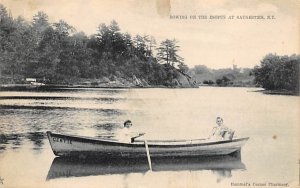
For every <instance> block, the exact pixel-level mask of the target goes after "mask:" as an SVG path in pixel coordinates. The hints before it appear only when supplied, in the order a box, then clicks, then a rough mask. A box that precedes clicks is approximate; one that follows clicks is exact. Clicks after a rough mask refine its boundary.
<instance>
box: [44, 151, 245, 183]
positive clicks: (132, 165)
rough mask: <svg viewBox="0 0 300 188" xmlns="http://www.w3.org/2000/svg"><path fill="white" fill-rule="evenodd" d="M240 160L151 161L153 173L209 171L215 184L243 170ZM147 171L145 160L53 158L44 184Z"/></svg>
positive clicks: (213, 158) (175, 159) (215, 158)
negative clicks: (234, 172)
mask: <svg viewBox="0 0 300 188" xmlns="http://www.w3.org/2000/svg"><path fill="white" fill-rule="evenodd" d="M245 168H246V167H245V165H244V164H243V163H242V161H241V158H240V156H231V155H226V156H216V157H185V158H153V159H152V169H153V171H156V172H159V171H199V170H211V171H212V172H213V173H214V174H215V175H216V176H217V182H219V181H221V180H222V179H224V178H229V177H231V171H232V170H237V169H245ZM148 170H149V166H148V162H147V159H146V158H140V159H133V158H127V159H124V158H122V159H120V158H115V159H89V160H85V161H83V160H78V159H70V158H63V157H56V158H55V159H54V160H53V162H52V165H51V167H50V169H49V172H48V175H47V178H46V179H47V180H51V179H56V178H69V177H83V176H95V175H106V174H129V173H145V172H147V171H148Z"/></svg>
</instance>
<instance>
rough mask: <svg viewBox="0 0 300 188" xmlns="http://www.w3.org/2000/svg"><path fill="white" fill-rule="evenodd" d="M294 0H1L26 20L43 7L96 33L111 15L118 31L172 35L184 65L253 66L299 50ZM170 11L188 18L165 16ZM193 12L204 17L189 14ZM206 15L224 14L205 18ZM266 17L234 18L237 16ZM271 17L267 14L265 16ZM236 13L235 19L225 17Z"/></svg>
mask: <svg viewBox="0 0 300 188" xmlns="http://www.w3.org/2000/svg"><path fill="white" fill-rule="evenodd" d="M299 2H300V1H298V0H188V1H183V0H0V3H1V4H3V5H4V6H5V7H7V8H8V9H9V10H10V11H11V13H12V15H13V17H17V16H19V15H21V16H23V17H25V19H27V20H32V16H33V15H35V14H36V13H37V12H38V11H44V12H45V13H46V14H47V15H48V16H49V19H50V20H49V21H50V22H57V21H59V20H60V19H62V20H65V21H66V22H67V23H69V24H70V25H72V26H74V27H75V28H76V29H77V31H83V32H85V33H86V34H88V35H90V34H95V33H96V32H97V27H98V25H99V24H100V23H106V24H109V23H110V21H111V20H113V19H114V20H116V21H117V22H118V23H119V25H120V28H121V30H122V32H129V33H131V34H132V35H135V34H140V35H143V34H148V35H153V36H154V37H155V38H156V40H157V42H158V43H159V42H161V41H162V40H164V39H167V38H169V39H173V38H176V39H177V40H178V41H179V43H178V44H179V45H180V46H181V51H180V55H181V56H182V57H183V58H184V59H185V63H186V64H187V65H188V66H189V67H193V66H194V65H197V64H202V65H206V66H208V67H210V68H225V67H232V64H236V65H237V66H238V67H253V66H255V65H258V64H259V63H260V60H261V59H262V58H263V56H265V55H266V54H268V53H277V54H278V55H285V54H286V55H291V54H293V53H296V54H299V45H300V38H299V36H300V31H299V24H300V23H299V20H300V16H299V8H300V3H299ZM170 15H172V16H176V15H178V16H179V15H181V16H187V19H170ZM192 15H196V16H198V15H203V16H207V19H198V18H197V19H190V16H192ZM210 15H214V16H225V17H226V19H209V17H210ZM247 15H251V16H264V18H265V19H237V16H247ZM268 15H270V16H274V18H275V19H267V16H268ZM229 16H235V19H228V17H229Z"/></svg>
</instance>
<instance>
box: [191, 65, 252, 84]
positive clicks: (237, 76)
mask: <svg viewBox="0 0 300 188" xmlns="http://www.w3.org/2000/svg"><path fill="white" fill-rule="evenodd" d="M251 72H252V69H250V68H239V67H237V65H233V67H232V68H223V69H211V68H208V67H207V66H205V65H196V66H194V67H193V68H191V69H189V74H190V75H193V76H194V77H195V78H196V79H197V81H198V82H199V83H203V84H207V85H217V86H252V85H254V84H253V80H254V76H252V75H251V74H250V73H251Z"/></svg>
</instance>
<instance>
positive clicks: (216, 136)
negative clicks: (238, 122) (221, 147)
mask: <svg viewBox="0 0 300 188" xmlns="http://www.w3.org/2000/svg"><path fill="white" fill-rule="evenodd" d="M216 123H217V126H215V127H214V128H213V130H212V134H211V136H210V137H209V139H211V140H217V141H219V140H231V139H232V137H233V134H234V131H232V130H231V129H229V128H228V127H226V126H225V125H224V124H223V118H221V117H217V119H216Z"/></svg>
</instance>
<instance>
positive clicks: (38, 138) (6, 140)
mask: <svg viewBox="0 0 300 188" xmlns="http://www.w3.org/2000/svg"><path fill="white" fill-rule="evenodd" d="M25 139H27V140H29V141H30V142H32V143H33V147H32V149H33V150H40V149H42V147H43V145H44V140H45V139H46V134H45V133H44V132H30V133H26V134H0V150H5V149H6V148H7V146H10V145H11V148H12V149H18V148H20V147H21V146H22V145H23V144H24V143H23V142H24V140H25Z"/></svg>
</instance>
